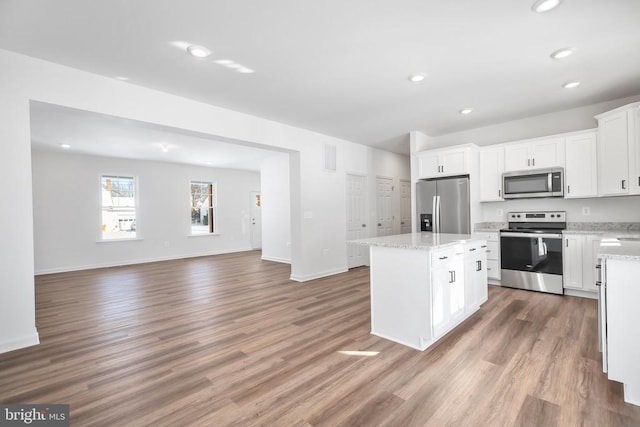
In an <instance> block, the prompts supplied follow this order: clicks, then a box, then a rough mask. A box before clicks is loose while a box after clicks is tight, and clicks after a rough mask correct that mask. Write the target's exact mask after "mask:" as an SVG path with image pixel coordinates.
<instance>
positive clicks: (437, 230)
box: [434, 196, 440, 233]
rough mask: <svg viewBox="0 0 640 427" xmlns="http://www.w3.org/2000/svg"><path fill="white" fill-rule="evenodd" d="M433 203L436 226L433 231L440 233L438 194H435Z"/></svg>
mask: <svg viewBox="0 0 640 427" xmlns="http://www.w3.org/2000/svg"><path fill="white" fill-rule="evenodd" d="M435 199H436V200H435V203H436V207H435V210H434V212H435V215H436V228H435V231H436V233H440V196H435Z"/></svg>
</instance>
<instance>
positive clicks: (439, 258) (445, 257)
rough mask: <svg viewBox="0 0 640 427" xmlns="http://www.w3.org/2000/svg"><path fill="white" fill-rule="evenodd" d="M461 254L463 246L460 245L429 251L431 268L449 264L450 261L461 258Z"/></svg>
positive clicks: (462, 254) (462, 253)
mask: <svg viewBox="0 0 640 427" xmlns="http://www.w3.org/2000/svg"><path fill="white" fill-rule="evenodd" d="M463 256H464V248H463V247H462V245H457V246H452V247H450V248H445V249H438V250H435V251H433V252H431V268H433V269H434V270H436V269H438V268H440V267H444V266H446V265H449V264H450V263H451V262H452V261H455V260H457V259H462V257H463Z"/></svg>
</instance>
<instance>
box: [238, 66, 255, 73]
mask: <svg viewBox="0 0 640 427" xmlns="http://www.w3.org/2000/svg"><path fill="white" fill-rule="evenodd" d="M236 71H237V72H239V73H243V74H249V73H254V72H255V71H253V70H252V69H251V68H247V67H239V68H236Z"/></svg>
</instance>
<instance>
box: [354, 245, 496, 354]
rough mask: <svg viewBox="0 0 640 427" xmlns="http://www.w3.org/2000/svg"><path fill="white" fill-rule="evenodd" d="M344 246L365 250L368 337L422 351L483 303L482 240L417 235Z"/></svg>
mask: <svg viewBox="0 0 640 427" xmlns="http://www.w3.org/2000/svg"><path fill="white" fill-rule="evenodd" d="M349 243H352V244H360V245H368V246H369V251H370V264H371V273H370V275H371V279H370V281H371V333H372V334H373V335H377V336H379V337H382V338H386V339H389V340H392V341H395V342H398V343H400V344H404V345H407V346H409V347H412V348H415V349H418V350H425V349H426V348H428V347H429V346H430V345H431V344H433V343H434V342H436V341H437V340H438V339H440V338H441V337H442V336H444V335H445V334H446V333H447V332H449V331H450V330H451V329H453V328H455V327H456V326H457V325H459V324H460V323H461V322H463V321H464V320H465V319H467V318H468V317H469V316H471V315H472V314H473V313H474V312H475V311H477V310H478V309H479V308H480V304H482V303H484V302H485V301H486V300H487V269H486V264H487V262H486V260H487V254H486V247H487V242H486V240H484V239H478V238H474V237H473V236H471V235H469V234H447V233H428V232H422V233H410V234H398V235H394V236H383V237H375V238H371V239H361V240H354V241H351V242H349Z"/></svg>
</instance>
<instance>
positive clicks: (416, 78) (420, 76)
mask: <svg viewBox="0 0 640 427" xmlns="http://www.w3.org/2000/svg"><path fill="white" fill-rule="evenodd" d="M426 78H427V75H426V74H425V73H414V74H411V75H410V76H409V81H410V82H413V83H420V82H421V81H423V80H424V79H426Z"/></svg>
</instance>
